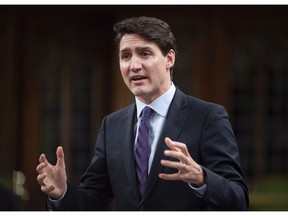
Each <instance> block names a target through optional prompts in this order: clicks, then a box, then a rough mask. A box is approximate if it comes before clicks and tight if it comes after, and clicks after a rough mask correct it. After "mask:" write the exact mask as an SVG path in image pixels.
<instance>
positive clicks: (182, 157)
mask: <svg viewBox="0 0 288 216" xmlns="http://www.w3.org/2000/svg"><path fill="white" fill-rule="evenodd" d="M164 155H165V156H167V157H172V158H175V159H177V160H179V161H181V162H182V163H186V164H188V163H189V158H188V157H186V156H185V155H184V154H183V153H182V152H176V151H170V150H165V151H164Z"/></svg>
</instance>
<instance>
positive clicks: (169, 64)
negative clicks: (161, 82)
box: [166, 49, 175, 69]
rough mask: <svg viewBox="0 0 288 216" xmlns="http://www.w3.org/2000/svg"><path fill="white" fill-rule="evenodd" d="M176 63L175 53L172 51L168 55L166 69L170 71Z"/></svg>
mask: <svg viewBox="0 0 288 216" xmlns="http://www.w3.org/2000/svg"><path fill="white" fill-rule="evenodd" d="M174 63H175V51H174V50H173V49H170V50H169V52H168V53H167V55H166V68H167V69H170V68H171V67H173V65H174Z"/></svg>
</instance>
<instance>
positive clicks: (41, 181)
mask: <svg viewBox="0 0 288 216" xmlns="http://www.w3.org/2000/svg"><path fill="white" fill-rule="evenodd" d="M45 178H46V175H45V174H41V175H38V176H37V181H38V183H39V184H40V185H44V179H45Z"/></svg>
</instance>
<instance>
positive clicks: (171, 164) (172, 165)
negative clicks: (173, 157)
mask: <svg viewBox="0 0 288 216" xmlns="http://www.w3.org/2000/svg"><path fill="white" fill-rule="evenodd" d="M160 163H161V164H162V165H163V166H165V167H169V168H174V169H178V170H179V171H184V170H185V169H186V164H185V163H180V162H175V161H169V160H161V161H160Z"/></svg>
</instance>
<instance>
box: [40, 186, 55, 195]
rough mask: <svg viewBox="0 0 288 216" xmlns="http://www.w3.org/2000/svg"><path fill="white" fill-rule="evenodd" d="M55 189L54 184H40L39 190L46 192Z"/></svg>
mask: <svg viewBox="0 0 288 216" xmlns="http://www.w3.org/2000/svg"><path fill="white" fill-rule="evenodd" d="M54 189H55V186H54V185H50V186H48V187H47V186H41V190H42V191H43V192H44V193H46V194H48V193H50V192H51V191H53V190H54Z"/></svg>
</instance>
